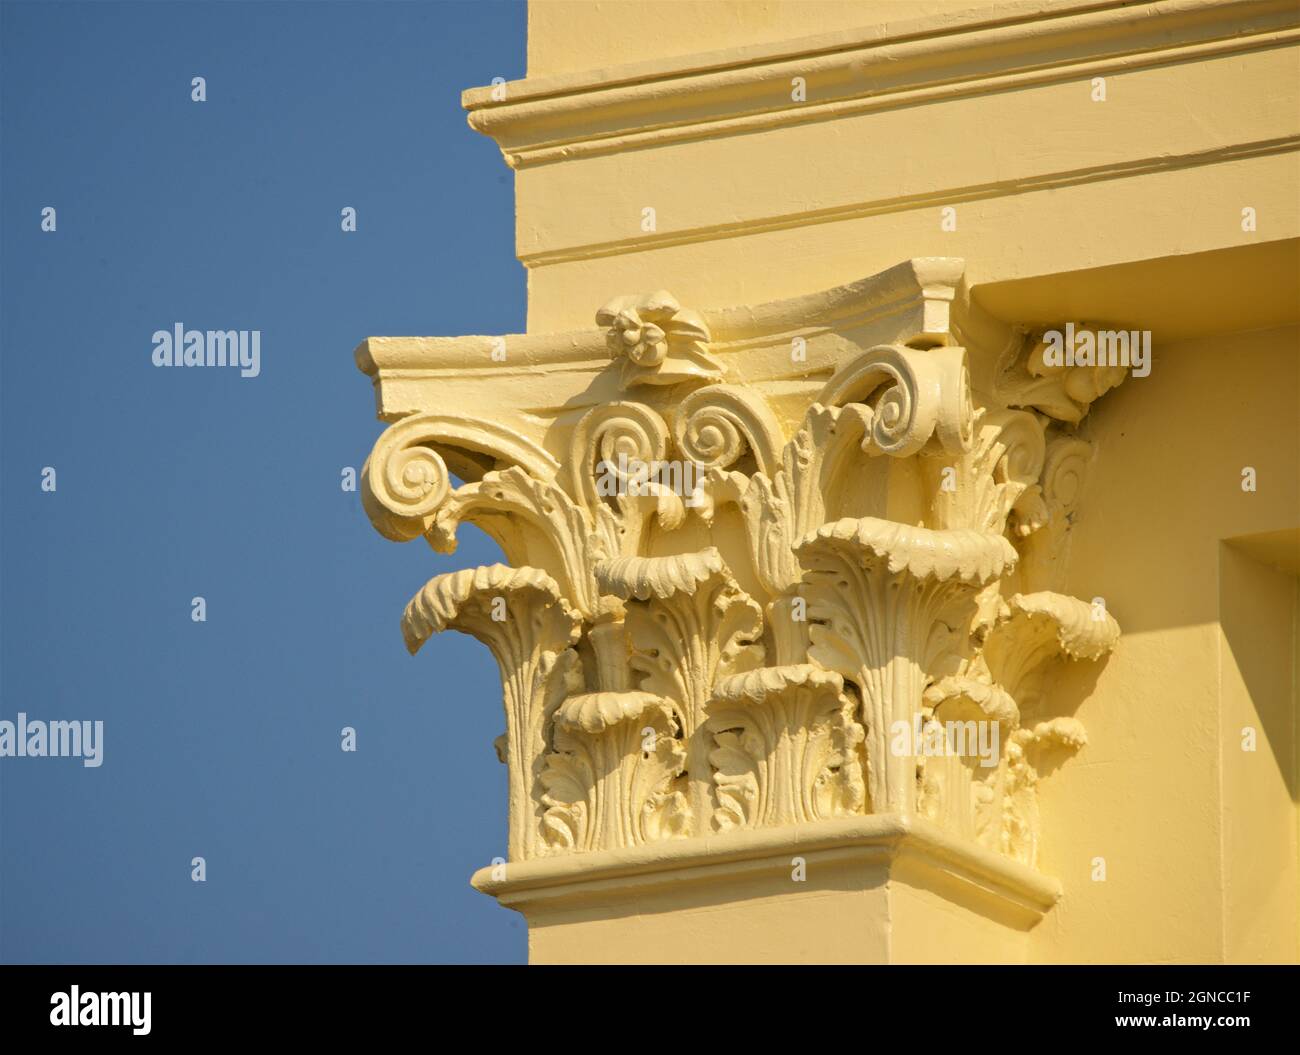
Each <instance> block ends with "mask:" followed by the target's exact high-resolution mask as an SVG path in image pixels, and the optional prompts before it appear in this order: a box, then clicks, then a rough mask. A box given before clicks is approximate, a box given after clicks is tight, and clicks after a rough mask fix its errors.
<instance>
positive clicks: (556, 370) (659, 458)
mask: <svg viewBox="0 0 1300 1055" xmlns="http://www.w3.org/2000/svg"><path fill="white" fill-rule="evenodd" d="M963 270H964V268H963V264H962V262H961V261H959V260H952V259H946V258H926V259H917V260H912V261H907V262H905V263H903V264H900V265H898V266H897V267H894V268H891V269H890V270H888V271H886V272H884V273H882V274H880V275H876V276H872V277H870V278H866V279H863V280H861V281H859V282H855V283H851V284H849V285H846V286H841V287H837V288H836V289H833V290H829V291H825V292H823V293H819V294H814V295H809V296H801V297H795V298H791V299H789V300H786V301H779V302H774V303H769V304H763V305H758V306H744V305H742V306H733V307H729V308H724V309H716V310H707V309H705V310H699V309H694V308H691V307H683V306H682V305H681V304H679V303H678V302H677V301H676V300H675V299H674V298H673V297H672V296H671V294H669V293H667V292H665V291H663V290H658V291H651V292H646V293H641V294H628V295H627V296H624V297H620V298H618V299H617V300H616V301H611V302H609V303H607V304H605V305H603V306H600V307H599V308H597V309H596V312H595V318H596V320H597V325H596V326H595V327H593V328H592V329H590V330H583V331H573V332H568V333H561V334H549V335H546V334H531V335H527V334H526V335H517V336H514V337H506V338H493V337H465V338H371V339H370V340H368V341H366V342H365V343H363V344H362V346H361V347H360V348H358V349H357V363H358V366H359V367H360V368H361V369H362V370H363V371H364V372H365V373H367V374H368V375H369V376H370V377H371V378H372V379H373V381H374V384H375V387H376V390H377V393H378V400H379V409H380V416H381V417H383V418H385V419H387V420H389V421H391V422H392V424H390V425H389V427H388V428H387V430H386V431H385V432H384V433H383V435H381V436H380V438H379V440H378V441H377V442H376V443H375V446H374V449H373V451H372V453H371V455H370V458H369V459H368V460H367V463H366V467H365V469H364V471H363V474H362V479H363V486H362V491H363V500H364V503H365V508H366V510H367V512H368V513H369V515H370V517H371V519H372V521H373V522H374V524H375V527H376V528H377V529H378V530H379V531H380V532H381V533H382V534H384V535H385V536H386V537H388V538H391V539H395V540H399V541H400V540H410V539H415V538H418V537H423V538H424V539H425V540H426V541H427V542H428V543H429V544H430V545H431V546H432V547H433V548H435V549H436V550H439V551H442V552H452V551H453V550H454V549H455V546H456V535H457V532H458V530H459V528H460V526H461V525H462V524H465V523H473V524H475V525H477V526H479V527H480V528H482V529H483V530H484V531H486V532H487V533H488V534H489V535H490V536H491V537H493V538H494V539H495V540H496V541H497V542H498V543H499V544H500V546H501V548H502V550H503V552H504V554H505V558H506V562H507V563H506V564H500V565H492V566H490V567H485V568H477V569H466V570H462V571H458V572H453V573H450V574H447V575H441V576H438V577H436V578H434V579H433V580H431V581H430V582H429V583H428V584H426V585H425V586H424V587H423V588H422V589H421V590H419V591H418V592H417V593H416V595H415V597H414V599H413V600H412V601H411V603H410V604H409V605H408V606H407V609H406V612H405V615H404V617H403V620H402V631H403V634H404V637H405V640H406V642H407V645H408V647H409V648H410V650H411V651H412V652H414V651H416V650H418V649H419V648H420V647H421V646H422V645H423V644H424V643H425V642H426V641H427V639H428V638H429V637H430V635H432V634H433V633H437V632H440V631H442V630H444V629H454V630H458V631H460V632H463V633H468V634H471V635H473V636H474V637H476V638H478V639H479V640H480V641H482V642H483V643H484V644H486V645H487V646H488V647H489V648H490V649H491V651H492V653H493V655H494V657H495V658H496V660H497V663H498V665H499V667H500V671H501V680H502V690H503V704H504V717H505V726H506V729H505V734H504V736H503V737H502V738H500V740H499V744H498V751H499V754H500V757H501V758H502V760H503V761H504V762H505V763H506V765H507V769H508V775H509V803H510V825H509V830H510V839H509V869H510V870H511V871H510V875H511V876H512V877H513V878H512V880H511V882H512V883H517V882H525V883H532V884H533V885H534V886H536V885H539V884H540V885H544V884H545V882H546V881H547V877H550V879H551V880H553V881H554V882H555V883H558V884H560V885H564V884H574V883H579V884H582V883H588V882H589V877H590V876H592V875H595V876H604V875H606V874H607V873H608V874H609V876H610V878H611V881H612V878H613V876H614V872H617V870H618V869H619V868H631V867H633V866H632V865H629V864H628V862H633V863H636V862H640V863H641V864H643V865H644V866H645V867H647V868H650V869H651V870H652V871H653V870H662V869H669V868H670V869H678V870H682V869H684V870H685V871H686V872H689V873H690V875H692V876H694V875H700V876H706V875H710V874H717V872H716V869H715V870H714V871H712V872H711V871H710V868H713V866H712V865H707V866H706V865H705V864H701V863H699V862H701V861H704V860H705V859H712V858H714V857H717V858H718V860H719V861H720V862H723V863H724V864H725V866H726V868H732V869H742V868H755V867H757V868H775V867H776V865H775V862H776V861H777V860H778V859H779V858H780V856H781V854H782V853H784V852H785V850H788V848H789V846H790V845H791V840H792V839H793V840H794V841H795V843H798V844H799V845H803V843H804V841H805V840H806V839H812V840H813V841H812V843H810V844H809V845H810V846H811V847H812V848H813V849H815V850H816V851H817V852H819V853H821V852H825V853H827V854H832V855H833V854H837V853H840V852H841V851H842V852H843V853H846V854H849V855H850V856H852V855H857V856H861V855H862V854H863V853H871V854H880V853H884V854H886V856H891V857H896V856H899V855H900V854H901V855H902V857H908V856H909V855H910V856H913V857H916V858H917V859H918V860H920V861H921V862H922V867H923V868H925V869H928V870H929V871H931V872H935V871H936V870H937V871H938V872H943V871H945V870H948V871H951V870H953V869H956V871H957V872H959V873H961V875H963V876H968V877H969V876H976V875H977V874H978V875H979V876H983V877H984V878H985V879H988V880H989V882H992V883H993V885H994V886H995V887H996V888H997V890H998V891H1000V893H999V894H998V896H999V897H1001V898H1002V899H1003V900H1010V901H1012V902H1017V903H1023V904H1022V907H1023V906H1024V905H1031V906H1033V905H1036V906H1038V907H1037V908H1034V909H1033V912H1031V913H1030V915H1031V916H1032V915H1033V914H1034V913H1041V911H1043V910H1045V908H1046V906H1047V905H1048V904H1050V898H1049V897H1048V896H1047V891H1049V889H1050V890H1054V889H1055V887H1054V886H1053V885H1052V884H1050V883H1048V882H1047V881H1040V880H1038V879H1034V878H1027V877H1032V875H1033V872H1032V870H1033V868H1034V867H1035V864H1036V860H1037V853H1038V845H1039V839H1040V834H1041V831H1042V827H1043V823H1044V822H1043V820H1042V818H1041V817H1040V815H1039V810H1038V801H1037V785H1038V781H1039V780H1040V778H1041V777H1044V776H1045V775H1046V774H1048V773H1050V772H1052V771H1053V770H1054V769H1055V768H1056V765H1057V763H1059V761H1060V760H1061V759H1060V755H1061V754H1062V753H1068V752H1072V751H1077V750H1079V749H1081V748H1083V747H1084V746H1085V745H1086V743H1087V737H1086V733H1085V732H1084V729H1083V727H1082V725H1081V724H1080V723H1079V722H1077V721H1076V720H1075V719H1074V718H1072V717H1069V716H1068V715H1066V714H1062V713H1061V712H1062V710H1063V709H1068V706H1069V705H1068V704H1066V703H1065V702H1064V701H1060V700H1057V699H1054V698H1050V699H1049V697H1050V695H1051V686H1052V685H1053V682H1054V679H1053V677H1052V675H1053V672H1054V671H1056V670H1058V669H1059V667H1060V665H1061V664H1067V663H1095V662H1104V658H1105V655H1106V654H1107V653H1108V652H1109V651H1110V650H1111V649H1112V648H1113V647H1114V646H1115V645H1116V643H1117V641H1118V639H1119V626H1118V624H1117V623H1116V622H1115V620H1114V618H1113V616H1112V615H1111V614H1110V613H1109V612H1107V611H1106V610H1105V607H1104V604H1102V605H1101V606H1100V607H1099V606H1098V602H1097V601H1096V600H1093V601H1087V602H1085V601H1083V600H1080V599H1075V598H1071V597H1068V596H1065V595H1064V594H1061V593H1059V592H1057V591H1059V589H1060V584H1061V582H1062V581H1063V578H1064V570H1065V566H1066V563H1067V561H1068V552H1069V539H1070V533H1071V530H1072V525H1073V523H1074V521H1075V519H1076V517H1077V514H1078V511H1079V509H1080V508H1081V506H1082V505H1083V503H1084V501H1085V498H1086V486H1085V485H1086V477H1087V473H1088V469H1089V466H1090V465H1091V463H1092V461H1093V460H1094V459H1095V458H1096V457H1097V452H1096V450H1095V448H1094V446H1093V445H1092V444H1091V443H1090V442H1089V440H1088V438H1087V433H1086V430H1081V428H1080V424H1081V422H1082V421H1084V420H1085V419H1086V415H1087V414H1088V411H1089V409H1090V407H1091V405H1092V403H1093V402H1094V401H1095V400H1096V399H1097V398H1099V397H1100V396H1102V395H1103V394H1104V393H1105V392H1106V391H1107V390H1109V389H1111V388H1113V387H1115V385H1117V384H1119V383H1120V382H1122V381H1123V380H1124V379H1125V376H1126V373H1127V371H1126V369H1124V368H1122V367H1117V366H1115V365H1095V366H1094V365H1083V364H1076V365H1071V366H1063V365H1062V366H1056V365H1052V366H1050V367H1049V366H1048V365H1047V364H1045V362H1044V360H1043V355H1042V351H1043V343H1044V342H1043V340H1042V339H1041V338H1042V334H1041V333H1040V332H1038V331H1028V330H1024V329H1019V328H1016V327H1013V326H1010V325H1007V324H1005V323H1002V322H999V321H997V320H994V319H992V318H990V317H988V316H987V315H985V314H984V313H982V312H981V311H980V310H979V309H978V308H977V307H976V306H975V305H974V304H973V303H972V302H971V298H970V296H969V294H968V291H967V290H966V287H965V284H964V281H963V278H962V275H963ZM455 477H459V479H460V481H463V482H460V483H458V481H457V480H456V479H455ZM1071 702H1072V703H1075V704H1077V702H1078V701H1077V700H1076V701H1071ZM950 725H951V726H957V727H960V728H959V729H957V730H955V731H956V732H960V733H961V734H962V735H963V736H966V735H969V736H974V735H975V730H977V729H978V731H979V736H980V740H979V745H980V746H979V750H978V756H979V757H978V758H977V757H976V753H977V752H976V750H975V741H973V740H969V739H967V740H963V741H962V743H963V744H964V747H951V748H950V749H948V750H944V749H943V743H942V734H943V733H944V729H945V728H946V727H947V726H950ZM966 727H969V729H970V730H971V732H970V733H969V734H967V733H965V732H964V731H963V730H964V729H965V728H966ZM935 729H938V730H939V732H940V734H941V737H940V742H939V745H938V746H939V750H938V751H937V752H936V751H935V750H934V749H933V746H934V745H933V744H932V743H931V741H930V740H929V739H926V740H924V741H923V740H922V733H923V732H924V734H925V736H926V737H927V738H928V737H930V736H931V734H932V733H933V731H934V730H935ZM900 730H901V731H902V733H905V734H907V736H906V737H904V739H903V740H902V741H900V739H899V736H900ZM951 732H952V730H950V734H951ZM953 743H955V741H953ZM897 817H902V818H910V819H907V820H897V819H895V820H889V818H897ZM882 818H883V819H882ZM828 825H829V827H827V826H828ZM940 831H941V832H942V834H938V833H939V832H940ZM805 832H806V833H811V834H807V835H805V834H803V833H805ZM728 833H731V834H730V835H728ZM792 833H793V834H792ZM724 835H727V839H730V840H731V841H727V839H724V838H723V836H724ZM733 836H734V837H733ZM737 840H738V841H737ZM818 840H821V841H820V842H819V841H818ZM953 840H956V841H957V842H956V843H955V844H954V842H953ZM954 846H957V849H954V848H953V847H954ZM779 848H785V849H784V850H783V849H779ZM900 848H901V849H900ZM629 855H630V856H629ZM579 858H580V859H581V861H582V863H578V862H577V859H579ZM767 858H770V860H769V861H768V863H766V864H762V863H760V864H755V863H754V862H756V861H759V859H764V860H766V859H767ZM561 859H563V861H564V862H565V863H551V862H553V861H559V860H561ZM620 862H621V863H620ZM656 862H658V863H656ZM665 862H666V863H665ZM520 867H522V868H523V872H522V873H521V872H519V870H518V869H519V868H520ZM593 870H594V871H593ZM620 874H621V873H620ZM683 874H685V873H683ZM520 875H522V876H523V877H525V878H524V879H523V880H520V879H519V877H520ZM583 876H587V877H588V878H587V879H583V878H580V877H583ZM527 877H534V878H533V879H529V878H527ZM989 877H992V878H989ZM620 881H621V880H620ZM970 881H971V882H975V880H974V879H971V880H970ZM493 882H495V881H493ZM625 885H626V884H625ZM485 889H493V890H496V889H497V888H496V887H495V886H493V885H492V884H490V883H489V884H487V886H486V887H485ZM502 889H503V890H505V889H507V888H502ZM508 889H510V890H512V891H517V890H522V889H525V888H524V887H510V888H508ZM528 889H532V887H528ZM584 889H585V888H584ZM530 896H531V895H530ZM537 896H541V895H537ZM1034 918H1036V916H1035V917H1034Z"/></svg>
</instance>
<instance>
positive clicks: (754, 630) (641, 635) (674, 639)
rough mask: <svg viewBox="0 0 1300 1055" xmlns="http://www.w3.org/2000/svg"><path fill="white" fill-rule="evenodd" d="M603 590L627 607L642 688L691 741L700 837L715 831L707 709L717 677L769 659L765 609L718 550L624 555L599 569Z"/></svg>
mask: <svg viewBox="0 0 1300 1055" xmlns="http://www.w3.org/2000/svg"><path fill="white" fill-rule="evenodd" d="M596 578H597V580H598V582H599V583H600V587H601V590H602V591H603V592H605V593H608V594H611V595H613V596H615V597H617V598H618V599H620V600H622V601H624V602H625V603H626V605H627V617H626V626H627V632H628V639H629V642H630V645H631V649H632V659H631V668H632V670H633V672H634V673H635V675H636V676H638V677H639V679H640V686H639V687H640V689H641V690H642V691H645V692H649V693H652V694H653V695H655V696H659V697H663V698H665V699H668V700H670V701H672V703H673V705H674V707H675V708H676V710H677V719H678V722H679V724H680V726H681V729H682V734H683V736H684V737H685V739H686V741H687V744H688V753H687V759H686V772H687V777H688V779H689V783H690V807H691V815H692V824H693V830H694V832H695V834H697V835H699V834H704V833H705V832H707V831H708V830H709V824H710V818H711V815H712V812H713V809H712V791H711V788H712V775H711V772H710V769H709V758H708V755H709V749H710V745H709V744H708V743H707V742H706V737H705V736H703V735H701V734H700V733H699V730H700V728H701V727H702V726H703V724H704V722H705V721H706V720H707V717H708V715H707V713H706V710H705V708H706V705H707V704H708V701H709V697H710V695H711V693H712V689H713V684H714V681H715V680H716V679H717V678H718V677H724V676H726V675H729V674H733V673H739V672H743V671H745V670H750V669H752V668H754V667H756V666H758V665H759V664H760V663H762V661H763V647H762V645H761V644H760V643H759V639H760V637H761V635H762V609H761V608H760V607H759V606H758V604H757V603H755V602H754V601H753V600H752V599H751V598H750V597H749V596H748V595H747V594H746V593H745V592H744V591H743V590H741V589H740V587H739V586H737V585H736V582H735V580H734V579H733V578H732V577H731V574H730V573H729V572H728V571H727V569H726V567H725V565H724V564H723V561H722V558H721V556H720V555H719V553H718V551H717V550H716V549H712V548H710V549H707V550H704V551H702V552H699V553H688V554H682V555H679V556H674V557H624V558H620V559H617V560H612V561H607V562H605V563H603V564H600V565H598V566H597V568H596Z"/></svg>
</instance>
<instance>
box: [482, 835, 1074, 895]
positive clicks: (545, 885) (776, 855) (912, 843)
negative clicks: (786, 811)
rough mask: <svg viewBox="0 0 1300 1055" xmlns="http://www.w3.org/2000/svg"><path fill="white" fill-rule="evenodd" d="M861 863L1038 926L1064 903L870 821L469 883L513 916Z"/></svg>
mask: <svg viewBox="0 0 1300 1055" xmlns="http://www.w3.org/2000/svg"><path fill="white" fill-rule="evenodd" d="M791 854H795V855H798V856H803V857H809V858H812V857H815V856H817V855H825V856H826V857H828V858H830V859H831V860H844V861H853V860H861V859H862V858H863V857H864V856H867V857H873V856H874V857H878V858H879V859H880V860H882V861H904V862H906V863H907V865H908V866H909V867H912V868H920V869H922V870H924V871H928V872H931V873H935V874H942V875H944V876H946V877H948V878H949V879H952V880H956V881H957V882H958V883H960V884H962V885H964V886H966V887H968V888H970V889H972V890H975V891H978V892H980V893H981V894H983V895H985V896H992V897H994V898H996V899H998V900H999V901H1002V902H1004V903H1005V904H1007V905H1008V906H1009V907H1014V908H1015V909H1017V910H1019V911H1021V912H1024V913H1026V914H1028V915H1030V916H1033V917H1037V916H1041V915H1043V914H1044V913H1046V912H1047V911H1048V910H1049V909H1050V908H1051V907H1052V906H1053V905H1054V904H1056V902H1057V900H1058V899H1059V898H1060V896H1061V885H1060V883H1058V882H1057V881H1056V880H1055V879H1052V878H1050V877H1048V876H1044V875H1041V874H1040V873H1038V872H1035V871H1034V870H1033V869H1030V868H1027V867H1025V866H1024V865H1021V864H1019V863H1017V862H1015V861H1012V860H1010V859H1008V858H1006V857H1003V856H1001V855H999V854H995V853H992V852H991V851H989V850H986V849H984V848H983V847H980V846H976V845H975V844H973V843H969V842H965V841H963V840H961V839H958V838H957V837H955V836H953V835H951V834H949V833H948V832H945V831H944V830H943V829H941V828H939V827H938V826H937V825H934V824H932V823H930V822H929V821H926V820H924V819H922V818H920V817H914V816H908V815H902V814H869V815H866V816H861V817H843V818H837V819H834V820H827V821H819V822H818V823H816V824H808V825H802V826H795V827H789V828H760V829H754V830H748V831H738V832H729V833H722V834H717V835H712V836H708V837H705V838H697V839H667V840H663V841H660V842H654V843H646V844H643V845H641V846H636V847H632V848H630V849H623V850H595V851H591V852H588V853H579V854H564V855H560V856H556V857H546V858H541V859H539V860H531V861H523V862H512V863H509V864H507V865H506V866H505V878H504V879H499V878H494V873H495V872H496V871H497V870H498V868H497V867H487V868H482V869H479V871H477V872H476V873H475V874H474V877H473V879H472V880H471V882H472V883H473V885H474V887H475V889H477V890H480V891H482V892H483V893H485V894H491V895H492V896H494V897H496V898H497V899H498V900H500V901H501V903H502V904H504V905H508V906H510V907H519V908H523V907H526V906H527V905H528V904H530V903H539V902H551V903H559V902H564V901H567V900H570V899H573V900H575V901H576V902H578V903H583V902H585V901H586V900H587V899H588V898H590V897H591V895H593V894H595V893H623V892H628V891H633V890H635V889H636V888H639V887H654V886H660V885H664V884H672V883H681V882H711V883H717V882H725V881H726V880H727V878H729V877H740V876H752V875H755V874H764V873H768V872H770V873H772V874H778V873H784V874H787V875H788V874H789V871H790V856H791Z"/></svg>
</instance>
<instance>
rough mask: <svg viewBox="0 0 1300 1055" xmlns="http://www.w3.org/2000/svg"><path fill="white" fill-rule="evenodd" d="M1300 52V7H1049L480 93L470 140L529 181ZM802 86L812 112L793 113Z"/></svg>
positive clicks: (1188, 3)
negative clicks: (1111, 78) (869, 116)
mask: <svg viewBox="0 0 1300 1055" xmlns="http://www.w3.org/2000/svg"><path fill="white" fill-rule="evenodd" d="M1297 41H1300V11H1298V10H1297V8H1296V6H1295V4H1294V3H1292V2H1290V0H1232V2H1227V3H1225V2H1222V0H1156V2H1153V3H1140V4H1137V3H1131V2H1129V0H1108V2H1103V3H1091V4H1079V3H1077V2H1062V3H1040V4H1034V5H1031V6H1029V7H1027V8H1021V9H1020V10H1018V11H1016V10H1013V11H1012V12H1011V13H1009V14H1003V15H1001V16H994V17H990V15H989V13H988V11H986V10H977V11H971V12H963V13H959V14H953V15H945V16H941V17H940V16H936V17H933V18H929V19H924V20H914V21H909V22H891V23H886V24H883V25H878V26H872V27H868V28H864V29H861V30H855V31H844V32H840V33H835V34H829V35H823V36H818V37H811V38H807V39H805V40H802V41H796V42H785V43H783V44H781V45H779V46H754V47H749V48H743V49H735V50H731V51H728V52H725V53H721V52H720V53H712V54H701V55H697V56H688V57H683V58H672V59H663V60H655V61H652V62H645V63H636V64H632V65H628V66H624V67H619V68H615V69H612V70H605V71H598V72H593V73H591V74H583V75H560V76H547V77H538V78H530V79H526V80H522V81H512V82H509V83H507V84H506V85H505V86H504V98H502V97H501V96H502V92H501V91H500V90H495V94H496V96H497V97H496V98H494V89H493V88H491V87H487V88H473V89H470V90H468V91H466V92H465V93H464V95H463V97H462V102H463V105H464V106H465V108H466V110H468V111H469V123H470V126H471V127H472V128H474V129H476V130H477V131H480V132H483V133H484V134H486V135H489V136H491V137H492V138H493V139H495V140H496V141H497V143H498V144H499V145H500V147H501V150H502V153H503V155H504V156H505V159H506V161H507V163H508V164H510V165H511V166H512V167H515V168H524V167H528V166H532V165H539V164H549V163H555V162H562V161H567V160H571V159H575V158H581V157H589V156H596V155H601V154H609V153H616V152H622V151H626V150H629V149H633V148H642V147H646V146H652V145H656V146H657V145H663V144H667V143H673V142H681V141H684V140H690V139H696V138H700V137H704V136H708V137H716V136H719V135H727V134H739V133H745V132H754V131H760V130H764V129H770V128H776V127H780V126H783V125H788V124H798V123H803V122H810V121H821V120H827V119H830V118H835V117H842V116H846V115H851V114H857V113H866V112H870V111H872V110H878V109H886V108H893V107H898V106H904V105H912V104H915V103H918V102H922V101H927V100H935V99H946V98H960V97H966V96H974V95H980V94H985V93H989V92H997V91H1006V90H1012V89H1021V88H1026V87H1030V86H1034V85H1039V84H1051V83H1056V82H1060V81H1065V80H1087V79H1089V78H1091V77H1094V76H1106V75H1111V74H1117V73H1120V72H1124V71H1126V70H1134V69H1139V68H1149V67H1153V66H1159V65H1167V64H1173V63H1181V62H1187V61H1193V60H1198V59H1205V58H1208V57H1212V56H1216V55H1231V54H1237V53H1241V52H1244V51H1254V50H1260V49H1266V48H1273V47H1281V46H1286V45H1289V44H1294V43H1296V42H1297ZM793 77H803V78H804V79H805V81H806V82H807V84H808V86H809V89H808V99H807V101H805V102H793V101H792V100H791V79H792V78H793ZM1154 160H1155V159H1152V161H1153V162H1154ZM536 262H538V263H540V262H545V261H541V260H538V261H536Z"/></svg>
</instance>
